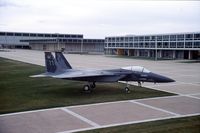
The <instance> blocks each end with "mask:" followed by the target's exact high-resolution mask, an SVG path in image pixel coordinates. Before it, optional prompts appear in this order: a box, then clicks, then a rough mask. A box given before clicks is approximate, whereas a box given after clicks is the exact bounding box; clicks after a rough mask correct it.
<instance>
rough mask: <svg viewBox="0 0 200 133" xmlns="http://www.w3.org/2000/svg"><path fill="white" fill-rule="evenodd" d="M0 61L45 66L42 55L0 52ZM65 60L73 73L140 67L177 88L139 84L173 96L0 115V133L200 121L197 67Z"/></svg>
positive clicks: (54, 132) (78, 58) (84, 58)
mask: <svg viewBox="0 0 200 133" xmlns="http://www.w3.org/2000/svg"><path fill="white" fill-rule="evenodd" d="M0 57H5V58H9V59H14V60H18V61H23V62H28V63H32V64H38V65H44V54H43V52H42V51H33V50H10V52H0ZM65 57H67V59H68V61H69V62H70V63H71V64H72V66H74V67H76V68H88V67H90V68H96V69H102V68H103V69H107V68H119V67H123V66H131V65H140V66H144V67H146V68H148V69H150V70H152V71H154V72H157V73H160V74H164V75H166V76H169V77H171V78H173V79H175V80H176V81H177V82H175V83H170V84H149V83H144V84H143V86H147V87H150V88H153V89H157V90H162V91H167V92H172V93H176V94H178V95H177V96H168V97H158V98H148V99H138V100H127V101H116V102H106V103H98V104H89V105H79V106H68V107H61V108H52V109H44V110H34V111H27V112H19V113H11V114H4V115H0V132H3V133H23V132H29V133H36V132H37V133H46V132H49V133H51V132H52V133H67V132H76V131H84V130H90V129H96V128H103V127H111V126H117V125H125V124H131V123H141V122H147V121H156V120H163V119H169V118H179V117H186V116H195V115H200V69H199V68H200V63H182V62H181V61H149V60H137V59H122V58H115V57H105V56H102V55H92V56H91V55H73V54H67V55H65ZM131 84H134V83H131Z"/></svg>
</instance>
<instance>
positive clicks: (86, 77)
mask: <svg viewBox="0 0 200 133" xmlns="http://www.w3.org/2000/svg"><path fill="white" fill-rule="evenodd" d="M45 66H46V72H45V73H42V74H39V75H33V76H31V77H52V78H57V79H66V80H77V81H86V82H87V84H85V85H84V86H83V90H84V91H88V92H91V91H92V90H93V89H94V88H95V87H96V84H95V83H96V82H118V81H125V82H126V83H127V85H126V87H125V88H124V89H125V92H127V93H129V92H130V89H129V86H128V82H130V81H135V82H138V85H139V86H141V83H142V82H153V83H167V82H175V81H174V80H173V79H170V78H168V77H165V76H162V75H159V74H156V73H153V72H151V71H149V70H147V69H146V68H144V67H141V66H129V67H122V68H119V69H109V70H87V69H85V70H79V69H73V68H72V66H71V65H70V64H69V62H68V61H67V60H66V58H65V57H64V55H63V54H62V52H55V58H54V56H53V55H52V53H51V52H45Z"/></svg>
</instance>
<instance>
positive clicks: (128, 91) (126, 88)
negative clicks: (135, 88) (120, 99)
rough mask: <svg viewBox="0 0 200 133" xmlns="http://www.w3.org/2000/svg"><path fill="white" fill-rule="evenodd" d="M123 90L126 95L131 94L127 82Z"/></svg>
mask: <svg viewBox="0 0 200 133" xmlns="http://www.w3.org/2000/svg"><path fill="white" fill-rule="evenodd" d="M124 90H125V92H126V93H130V92H131V91H130V89H129V84H128V82H126V87H125V88H124Z"/></svg>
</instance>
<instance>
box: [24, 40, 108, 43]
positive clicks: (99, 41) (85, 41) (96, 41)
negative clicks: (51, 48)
mask: <svg viewBox="0 0 200 133" xmlns="http://www.w3.org/2000/svg"><path fill="white" fill-rule="evenodd" d="M58 40H59V42H73V43H81V42H82V39H37V40H20V41H21V42H30V43H47V42H52V43H56V42H58ZM83 42H84V43H104V40H102V39H83Z"/></svg>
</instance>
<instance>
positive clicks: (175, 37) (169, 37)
mask: <svg viewBox="0 0 200 133" xmlns="http://www.w3.org/2000/svg"><path fill="white" fill-rule="evenodd" d="M155 40H157V41H169V40H170V41H177V40H200V34H199V33H198V34H181V35H159V36H135V37H134V36H132V37H107V38H106V41H108V42H122V41H125V42H128V41H155Z"/></svg>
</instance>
